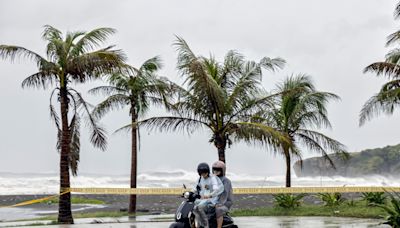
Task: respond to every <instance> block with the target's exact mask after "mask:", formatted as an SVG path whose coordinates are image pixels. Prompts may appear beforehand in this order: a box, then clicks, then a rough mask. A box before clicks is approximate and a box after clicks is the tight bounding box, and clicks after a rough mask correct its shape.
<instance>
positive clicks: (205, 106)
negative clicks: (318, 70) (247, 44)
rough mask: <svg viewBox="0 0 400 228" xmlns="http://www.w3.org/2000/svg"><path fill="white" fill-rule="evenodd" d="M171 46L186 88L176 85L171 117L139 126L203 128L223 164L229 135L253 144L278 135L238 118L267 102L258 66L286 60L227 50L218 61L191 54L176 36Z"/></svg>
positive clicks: (276, 65) (275, 65) (277, 66)
mask: <svg viewBox="0 0 400 228" xmlns="http://www.w3.org/2000/svg"><path fill="white" fill-rule="evenodd" d="M174 46H175V47H176V49H177V51H178V66H177V67H178V70H179V71H180V73H181V75H182V77H183V78H184V79H185V82H184V86H185V87H186V88H184V87H179V88H177V90H178V91H179V92H178V93H179V97H178V101H177V102H176V103H175V104H173V105H171V107H170V108H171V112H172V113H173V115H171V116H163V117H153V118H149V119H146V120H143V121H141V122H139V125H144V126H146V127H148V128H150V129H154V128H158V129H160V130H161V131H164V130H187V131H188V132H193V131H194V130H197V129H200V128H205V129H208V130H209V131H210V134H211V137H210V141H209V142H210V143H213V144H214V145H215V147H216V148H217V152H218V158H219V160H221V161H224V162H226V159H225V149H226V146H227V145H228V146H229V145H230V144H231V143H232V139H234V140H237V141H238V140H243V141H246V142H249V143H253V142H255V141H254V140H253V139H263V140H264V141H265V140H267V141H268V140H271V139H272V138H274V137H277V138H280V137H281V135H280V134H279V133H277V132H276V131H274V129H272V128H269V127H266V126H263V127H260V126H255V125H252V124H249V123H247V122H243V120H245V119H248V116H250V115H252V114H253V113H255V110H256V107H257V105H261V104H263V103H268V102H269V101H270V100H271V96H267V95H266V94H265V93H264V92H263V90H262V87H261V78H262V68H264V69H268V70H271V71H275V70H277V69H280V68H282V67H283V65H284V63H285V61H284V60H283V59H280V58H274V59H271V58H267V57H264V58H263V59H261V61H260V62H254V61H246V60H245V58H244V56H243V55H241V54H239V53H237V52H235V51H229V52H228V53H227V54H226V56H225V59H224V62H222V63H220V62H217V60H216V59H215V58H214V57H213V56H211V57H209V58H206V57H203V56H197V55H195V54H194V53H193V52H192V50H191V49H190V48H189V46H188V44H187V43H186V41H185V40H183V39H182V38H179V37H177V40H176V42H175V43H174ZM257 142H258V141H257Z"/></svg>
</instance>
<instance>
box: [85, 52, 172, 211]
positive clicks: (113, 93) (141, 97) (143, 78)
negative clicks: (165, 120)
mask: <svg viewBox="0 0 400 228" xmlns="http://www.w3.org/2000/svg"><path fill="white" fill-rule="evenodd" d="M160 68H161V60H160V58H159V57H154V58H151V59H149V60H147V61H145V62H144V63H143V64H142V65H141V66H140V67H139V68H134V67H131V69H133V74H129V75H127V74H113V75H112V76H111V77H109V78H108V82H109V84H110V85H108V86H99V87H96V88H94V89H91V90H90V91H89V93H92V94H99V93H101V94H104V95H106V96H108V97H107V98H106V99H105V100H104V101H103V102H101V103H100V104H99V105H98V106H97V107H96V108H95V109H94V110H93V114H94V115H95V116H96V117H97V118H101V117H103V116H104V115H105V114H106V113H108V112H110V111H112V110H116V109H121V108H124V107H129V115H130V117H131V124H130V125H129V127H130V130H131V137H132V148H131V158H132V160H131V182H130V186H131V188H136V186H137V185H136V184H137V181H136V177H137V157H138V155H137V152H138V147H137V145H138V136H139V127H138V126H137V125H136V122H137V121H138V120H140V119H141V118H143V117H144V116H145V114H146V113H147V111H148V110H149V108H150V105H151V104H154V105H164V104H168V100H167V98H168V97H169V96H170V94H172V93H171V92H172V91H171V82H169V81H168V80H167V79H166V78H160V77H157V76H156V72H157V71H158V70H159V69H160ZM122 129H124V128H122ZM135 212H136V195H131V196H130V201H129V213H135Z"/></svg>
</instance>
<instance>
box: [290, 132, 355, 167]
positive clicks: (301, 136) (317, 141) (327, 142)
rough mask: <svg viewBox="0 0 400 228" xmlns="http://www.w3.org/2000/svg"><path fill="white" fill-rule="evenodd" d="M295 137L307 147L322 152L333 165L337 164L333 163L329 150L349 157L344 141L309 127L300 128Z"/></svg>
mask: <svg viewBox="0 0 400 228" xmlns="http://www.w3.org/2000/svg"><path fill="white" fill-rule="evenodd" d="M295 137H296V140H298V141H300V142H301V143H303V144H304V146H306V147H307V148H309V149H311V150H313V151H316V152H318V153H321V154H322V155H323V156H324V157H325V158H326V159H327V160H328V161H329V163H330V164H331V165H332V166H333V167H334V166H335V165H334V164H333V161H332V160H331V158H330V157H329V154H328V151H331V152H333V153H336V154H340V155H342V156H343V158H348V157H349V156H348V153H347V151H346V147H345V146H344V145H343V144H342V143H340V142H339V141H336V140H334V139H332V138H329V137H328V136H326V135H324V134H322V133H320V132H316V131H312V130H308V129H298V130H297V132H296V134H295Z"/></svg>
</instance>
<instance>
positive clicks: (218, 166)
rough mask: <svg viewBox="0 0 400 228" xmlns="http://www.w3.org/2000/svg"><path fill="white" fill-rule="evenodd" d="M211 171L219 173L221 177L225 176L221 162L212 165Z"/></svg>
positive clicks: (224, 168) (224, 166)
mask: <svg viewBox="0 0 400 228" xmlns="http://www.w3.org/2000/svg"><path fill="white" fill-rule="evenodd" d="M212 170H213V171H221V176H225V170H226V165H225V163H224V162H223V161H216V162H214V163H213V165H212Z"/></svg>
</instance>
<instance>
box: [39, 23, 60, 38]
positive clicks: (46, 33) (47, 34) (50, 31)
mask: <svg viewBox="0 0 400 228" xmlns="http://www.w3.org/2000/svg"><path fill="white" fill-rule="evenodd" d="M43 27H44V30H43V33H42V38H43V39H44V40H47V41H52V40H62V32H61V31H60V30H58V29H56V28H54V27H53V26H51V25H45V26H43Z"/></svg>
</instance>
